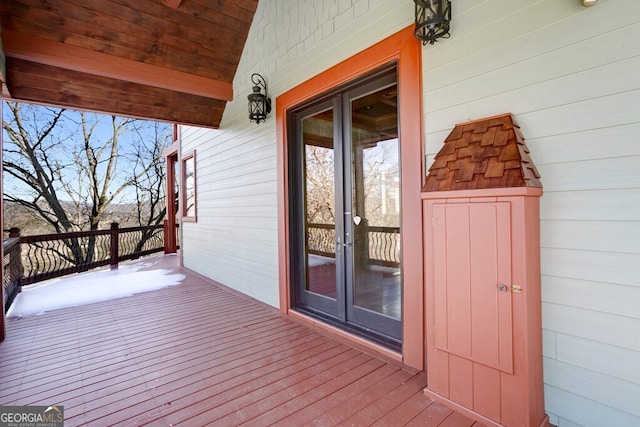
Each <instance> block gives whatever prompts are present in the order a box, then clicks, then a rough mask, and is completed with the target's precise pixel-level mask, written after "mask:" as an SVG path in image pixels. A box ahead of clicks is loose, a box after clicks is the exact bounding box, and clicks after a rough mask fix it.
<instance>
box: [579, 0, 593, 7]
mask: <svg viewBox="0 0 640 427" xmlns="http://www.w3.org/2000/svg"><path fill="white" fill-rule="evenodd" d="M594 4H596V0H582V5H583V6H584V7H589V6H593V5H594Z"/></svg>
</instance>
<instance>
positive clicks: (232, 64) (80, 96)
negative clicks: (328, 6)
mask: <svg viewBox="0 0 640 427" xmlns="http://www.w3.org/2000/svg"><path fill="white" fill-rule="evenodd" d="M257 4H258V0H215V1H213V0H135V1H131V0H10V1H4V0H3V1H0V26H1V30H2V33H1V34H2V45H3V49H4V54H5V56H6V73H5V74H4V78H3V83H4V85H3V86H4V90H3V92H4V93H3V95H4V97H5V98H8V99H12V100H17V101H28V102H35V103H41V104H51V105H57V106H63V107H69V108H75V109H79V110H92V111H100V112H105V113H111V114H117V115H123V116H131V117H143V118H148V119H154V120H160V121H168V122H173V123H184V124H192V125H197V126H206V127H213V128H217V127H218V126H219V125H220V120H221V119H222V113H223V111H224V108H225V105H226V101H228V100H231V99H232V98H233V87H232V82H233V78H234V75H235V73H236V68H237V66H238V62H239V61H240V56H241V54H242V50H243V48H244V44H245V41H246V38H247V33H248V32H249V28H250V26H251V22H252V20H253V15H254V13H255V10H256V7H257ZM0 64H1V61H0Z"/></svg>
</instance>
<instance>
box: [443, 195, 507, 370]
mask: <svg viewBox="0 0 640 427" xmlns="http://www.w3.org/2000/svg"><path fill="white" fill-rule="evenodd" d="M433 221H434V223H433V226H434V238H435V239H434V240H435V242H434V252H435V253H434V257H435V260H436V262H435V265H434V277H435V288H434V291H435V329H436V348H437V349H439V350H443V351H446V352H449V353H452V354H455V355H457V356H460V357H463V358H465V359H467V360H470V361H472V362H475V363H480V364H483V365H485V366H489V367H492V368H496V369H499V370H501V371H504V372H508V373H512V371H513V357H512V346H511V344H512V315H511V314H512V313H511V292H510V289H509V288H508V287H510V286H511V242H510V238H511V236H510V229H511V223H510V207H509V203H508V202H495V203H484V202H483V203H461V204H457V203H456V204H441V205H436V206H434V210H433ZM503 285H504V286H507V288H506V289H505V288H504V286H503Z"/></svg>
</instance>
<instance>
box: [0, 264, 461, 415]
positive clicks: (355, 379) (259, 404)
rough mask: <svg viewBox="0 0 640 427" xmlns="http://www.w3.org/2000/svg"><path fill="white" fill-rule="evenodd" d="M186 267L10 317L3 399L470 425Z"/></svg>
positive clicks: (340, 347)
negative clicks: (163, 277) (107, 293)
mask: <svg viewBox="0 0 640 427" xmlns="http://www.w3.org/2000/svg"><path fill="white" fill-rule="evenodd" d="M155 263H156V264H155V265H154V266H153V267H152V268H165V269H171V270H174V271H176V270H180V269H179V267H178V266H177V257H175V256H173V257H158V258H157V259H156V260H155ZM181 272H182V273H183V274H185V275H186V279H185V280H184V281H183V282H182V283H181V284H180V285H178V286H172V287H168V288H164V289H161V290H156V291H151V292H146V293H142V294H137V295H134V296H130V297H126V298H120V299H115V300H111V301H105V302H99V303H94V304H88V305H84V306H80V307H74V308H66V309H59V310H55V311H52V312H48V313H45V314H42V315H37V316H29V317H25V318H10V319H8V325H7V340H5V341H4V342H3V343H0V405H54V404H57V405H63V406H64V412H65V425H66V426H75V425H93V426H105V425H127V426H132V425H144V424H149V425H158V426H160V425H163V426H169V425H174V426H175V425H185V426H201V425H208V424H211V425H220V426H235V425H252V426H271V425H282V426H298V425H318V426H331V425H353V426H366V425H377V426H401V425H412V426H471V425H473V424H474V423H473V421H472V420H470V419H468V418H466V417H464V416H462V415H461V414H459V413H456V412H452V411H451V410H449V409H446V408H445V407H443V406H441V405H439V404H437V403H434V402H432V401H431V400H429V399H427V398H426V397H424V395H423V393H422V389H423V388H424V386H425V384H426V378H425V374H424V373H414V372H409V371H407V370H403V369H402V367H401V366H398V365H396V364H394V363H389V362H387V361H384V360H382V359H379V358H376V357H373V356H371V355H368V354H366V353H363V352H361V351H359V350H357V349H354V348H352V347H350V346H348V345H345V344H343V343H341V342H339V341H336V340H334V339H332V338H331V337H330V336H327V335H325V334H323V333H321V332H318V331H316V330H314V329H311V328H309V327H308V326H306V325H302V324H300V323H297V322H294V321H291V320H288V319H287V318H285V317H283V316H281V315H280V314H279V313H278V312H277V311H275V310H273V309H271V308H269V307H266V306H264V305H262V304H260V303H257V302H255V301H253V300H251V299H249V298H245V297H242V296H239V295H237V294H235V293H233V292H230V291H228V290H227V289H225V288H224V287H220V286H218V285H216V284H215V283H213V282H211V281H209V280H206V279H203V278H202V277H200V276H198V275H195V274H192V273H190V272H188V271H184V270H182V271H181ZM87 285H88V286H90V285H91V284H90V282H88V283H87Z"/></svg>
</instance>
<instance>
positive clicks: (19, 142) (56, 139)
mask: <svg viewBox="0 0 640 427" xmlns="http://www.w3.org/2000/svg"><path fill="white" fill-rule="evenodd" d="M6 107H7V108H6V109H5V111H6V113H5V116H6V117H3V121H2V126H3V129H4V131H5V135H6V138H5V144H4V148H3V153H4V155H3V166H4V171H5V176H6V177H7V180H5V194H4V200H6V201H10V202H13V203H16V204H19V205H20V206H22V207H24V208H26V209H28V210H29V211H31V212H34V213H36V214H37V215H38V216H39V217H40V218H42V219H43V220H44V222H45V223H47V224H48V225H49V226H50V228H51V229H52V231H54V232H56V233H62V232H70V231H80V230H97V229H98V227H99V226H100V224H101V222H103V221H104V220H105V219H106V217H107V216H108V215H109V214H110V212H109V209H110V208H111V207H112V206H114V205H116V204H120V203H123V202H126V201H128V200H131V201H133V200H135V203H136V207H137V213H136V216H137V219H138V223H139V224H140V225H142V224H145V225H147V224H151V223H154V221H156V222H155V223H158V222H159V221H160V220H161V219H158V218H159V216H160V215H164V212H163V211H162V208H164V199H163V192H162V191H161V189H162V185H163V184H162V179H163V176H164V170H163V164H162V159H161V158H160V153H161V151H162V148H163V146H162V144H166V142H167V140H168V137H165V136H163V132H164V133H165V134H166V135H169V126H168V125H159V124H150V123H149V122H143V121H139V120H135V119H128V118H121V117H115V116H100V115H97V114H93V113H84V112H72V111H69V110H65V109H59V108H49V107H42V106H34V105H30V104H22V103H13V102H8V103H6ZM105 119H106V120H105ZM149 128H151V129H152V130H153V132H152V133H151V136H150V137H149V133H148V132H146V130H147V129H149ZM163 129H164V130H163ZM94 245H95V242H94V241H90V242H89V245H88V246H89V247H88V248H86V249H85V250H80V247H79V246H78V243H77V242H70V243H69V246H70V250H71V252H72V254H73V260H72V261H73V262H74V263H75V264H78V263H83V262H89V261H91V259H92V258H93V250H94V248H93V246H94Z"/></svg>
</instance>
